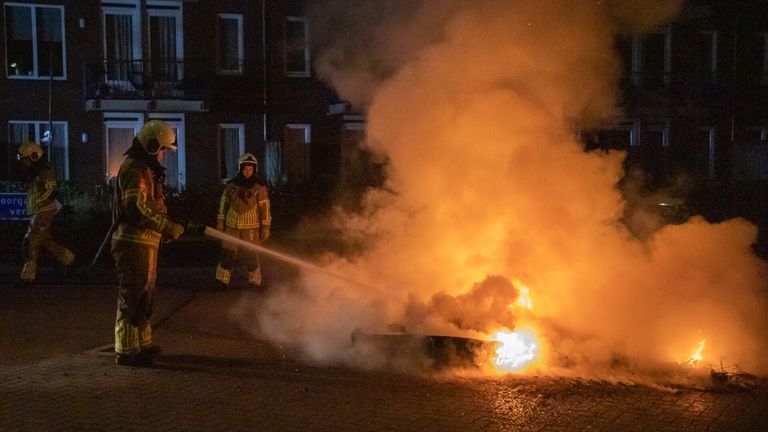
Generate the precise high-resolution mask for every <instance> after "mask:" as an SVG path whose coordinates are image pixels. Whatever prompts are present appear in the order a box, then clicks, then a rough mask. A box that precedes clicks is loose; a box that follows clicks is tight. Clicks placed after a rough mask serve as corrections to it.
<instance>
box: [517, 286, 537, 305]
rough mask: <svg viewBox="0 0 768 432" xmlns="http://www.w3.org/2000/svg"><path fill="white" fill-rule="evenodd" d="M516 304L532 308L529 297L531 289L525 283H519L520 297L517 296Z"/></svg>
mask: <svg viewBox="0 0 768 432" xmlns="http://www.w3.org/2000/svg"><path fill="white" fill-rule="evenodd" d="M517 304H518V305H520V306H522V307H524V308H526V309H528V310H532V309H533V300H532V299H531V290H529V289H528V287H527V286H525V285H520V297H518V298H517Z"/></svg>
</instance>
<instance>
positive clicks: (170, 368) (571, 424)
mask: <svg viewBox="0 0 768 432" xmlns="http://www.w3.org/2000/svg"><path fill="white" fill-rule="evenodd" d="M210 270H211V269H210V268H196V269H165V270H162V272H163V276H162V278H163V280H162V281H161V286H160V291H159V293H158V295H159V297H158V309H157V310H156V314H155V322H156V326H155V338H156V341H157V343H159V344H160V345H162V346H163V349H164V355H163V357H162V358H161V361H160V362H159V364H158V365H157V366H156V367H155V368H152V369H137V368H130V367H118V366H116V365H115V364H114V357H113V353H112V352H111V345H110V343H111V338H112V323H113V320H114V304H115V301H116V298H115V290H114V288H115V287H114V285H99V284H97V283H96V281H95V280H93V279H89V280H88V281H87V282H88V283H87V284H86V283H69V284H65V285H55V284H47V283H42V281H41V284H39V285H38V286H37V287H35V288H32V289H29V290H15V289H12V288H10V286H9V285H8V284H7V283H5V282H7V280H5V279H3V283H2V284H0V431H264V430H266V431H271V430H277V431H294V430H295V431H305V430H317V431H345V430H348V431H382V430H390V431H759V430H768V388H765V387H763V388H758V389H752V390H748V391H728V392H711V391H700V390H677V391H669V390H659V389H653V388H648V387H644V386H632V385H622V384H611V383H606V382H595V381H583V380H576V379H565V378H548V377H518V376H506V377H501V378H466V377H464V378H462V377H455V376H454V377H447V376H442V377H427V376H413V375H407V374H401V373H397V372H394V371H378V372H366V371H360V370H356V369H353V368H349V367H341V366H338V367H333V366H321V365H312V364H307V363H305V362H302V361H301V358H300V356H299V354H298V353H297V351H296V349H295V347H290V346H275V345H272V344H270V343H268V342H266V341H261V340H256V339H254V338H253V337H251V336H249V335H248V334H246V333H245V332H243V331H242V330H240V328H239V326H238V324H237V323H235V322H232V321H230V320H229V319H228V318H227V316H228V315H227V312H228V310H229V309H230V308H231V307H232V306H233V305H234V304H236V303H237V302H238V301H241V300H242V299H247V300H254V301H255V300H256V299H257V297H256V296H257V294H254V293H249V292H241V291H239V290H227V291H216V290H212V289H209V288H208V285H207V281H208V280H209V279H210V278H212V276H211V275H212V273H210ZM55 273H56V271H55V270H51V271H50V273H47V276H50V277H51V280H53V279H54V277H55V276H56V274H55ZM68 282H72V281H68ZM188 282H189V283H188Z"/></svg>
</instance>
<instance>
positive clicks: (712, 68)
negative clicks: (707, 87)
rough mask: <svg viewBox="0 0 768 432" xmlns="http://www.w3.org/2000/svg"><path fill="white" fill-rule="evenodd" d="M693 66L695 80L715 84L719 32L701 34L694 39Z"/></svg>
mask: <svg viewBox="0 0 768 432" xmlns="http://www.w3.org/2000/svg"><path fill="white" fill-rule="evenodd" d="M694 41H695V46H694V47H693V49H694V50H695V51H694V52H693V54H694V55H693V56H691V57H692V58H691V60H692V61H693V66H694V68H695V71H694V73H695V78H696V79H697V80H699V81H705V82H711V83H714V82H715V80H716V79H717V49H718V36H717V32H714V31H705V32H699V33H698V34H697V35H696V38H695V39H694Z"/></svg>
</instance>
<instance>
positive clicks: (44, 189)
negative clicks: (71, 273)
mask: <svg viewBox="0 0 768 432" xmlns="http://www.w3.org/2000/svg"><path fill="white" fill-rule="evenodd" d="M44 153H45V152H44V151H43V148H42V147H40V145H39V144H37V143H34V142H29V141H27V142H24V143H23V144H22V145H21V146H19V153H18V155H16V158H17V159H19V160H20V161H21V163H22V164H23V165H24V167H25V168H26V170H27V173H28V175H29V177H28V178H29V179H30V180H31V181H30V184H29V188H28V189H27V202H26V205H27V215H29V216H30V221H29V229H28V230H27V234H26V235H25V236H24V241H23V242H22V246H21V247H22V249H23V252H24V264H23V265H22V267H21V277H20V278H19V281H18V282H17V283H16V286H17V287H18V288H27V287H31V286H32V285H34V283H35V277H36V276H37V259H38V255H39V251H40V247H41V246H42V247H44V248H45V249H47V250H48V251H49V252H50V253H51V254H53V256H54V257H55V258H56V261H58V262H60V263H61V264H63V265H65V266H67V267H68V268H72V267H73V266H74V262H75V254H74V253H72V251H70V250H69V249H67V248H65V247H64V246H62V245H60V244H58V243H56V242H55V241H54V240H53V238H52V237H51V225H52V224H53V219H54V217H55V216H56V213H58V212H59V210H60V209H61V204H60V203H59V201H58V200H57V199H56V173H55V172H54V170H53V167H52V166H51V164H49V163H48V161H46V160H45V158H43V154H44Z"/></svg>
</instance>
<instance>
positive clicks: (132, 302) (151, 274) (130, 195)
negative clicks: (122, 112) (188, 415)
mask: <svg viewBox="0 0 768 432" xmlns="http://www.w3.org/2000/svg"><path fill="white" fill-rule="evenodd" d="M175 141H176V133H175V132H174V130H173V128H171V126H170V125H169V124H168V123H165V122H163V121H161V120H150V121H149V122H147V123H146V124H144V126H143V127H142V129H141V130H140V131H139V133H138V135H136V137H134V139H133V142H132V144H131V147H130V148H129V149H128V151H126V152H125V156H126V157H125V159H124V160H123V163H122V164H121V165H120V171H119V172H118V174H117V183H116V186H115V200H114V204H113V225H114V227H115V228H114V232H113V233H112V257H113V258H114V260H115V263H116V265H117V274H118V279H119V287H118V298H117V316H116V318H115V354H116V362H117V364H119V365H125V366H137V367H146V366H151V365H152V364H153V363H154V360H155V359H156V357H157V356H158V355H159V354H160V347H159V346H157V345H154V344H153V343H152V326H151V324H150V321H149V319H150V316H151V314H152V303H153V300H154V297H155V281H156V277H157V253H158V248H159V245H160V241H161V239H165V240H168V241H170V240H175V239H177V238H179V236H181V234H182V233H184V226H183V225H181V224H179V223H176V222H174V221H172V220H170V219H169V218H168V216H167V209H166V205H165V191H164V185H163V179H164V177H165V168H164V167H163V166H162V165H160V162H159V160H160V159H162V157H163V155H164V152H165V151H166V150H171V151H175V150H176V145H175V144H174V143H175Z"/></svg>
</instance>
